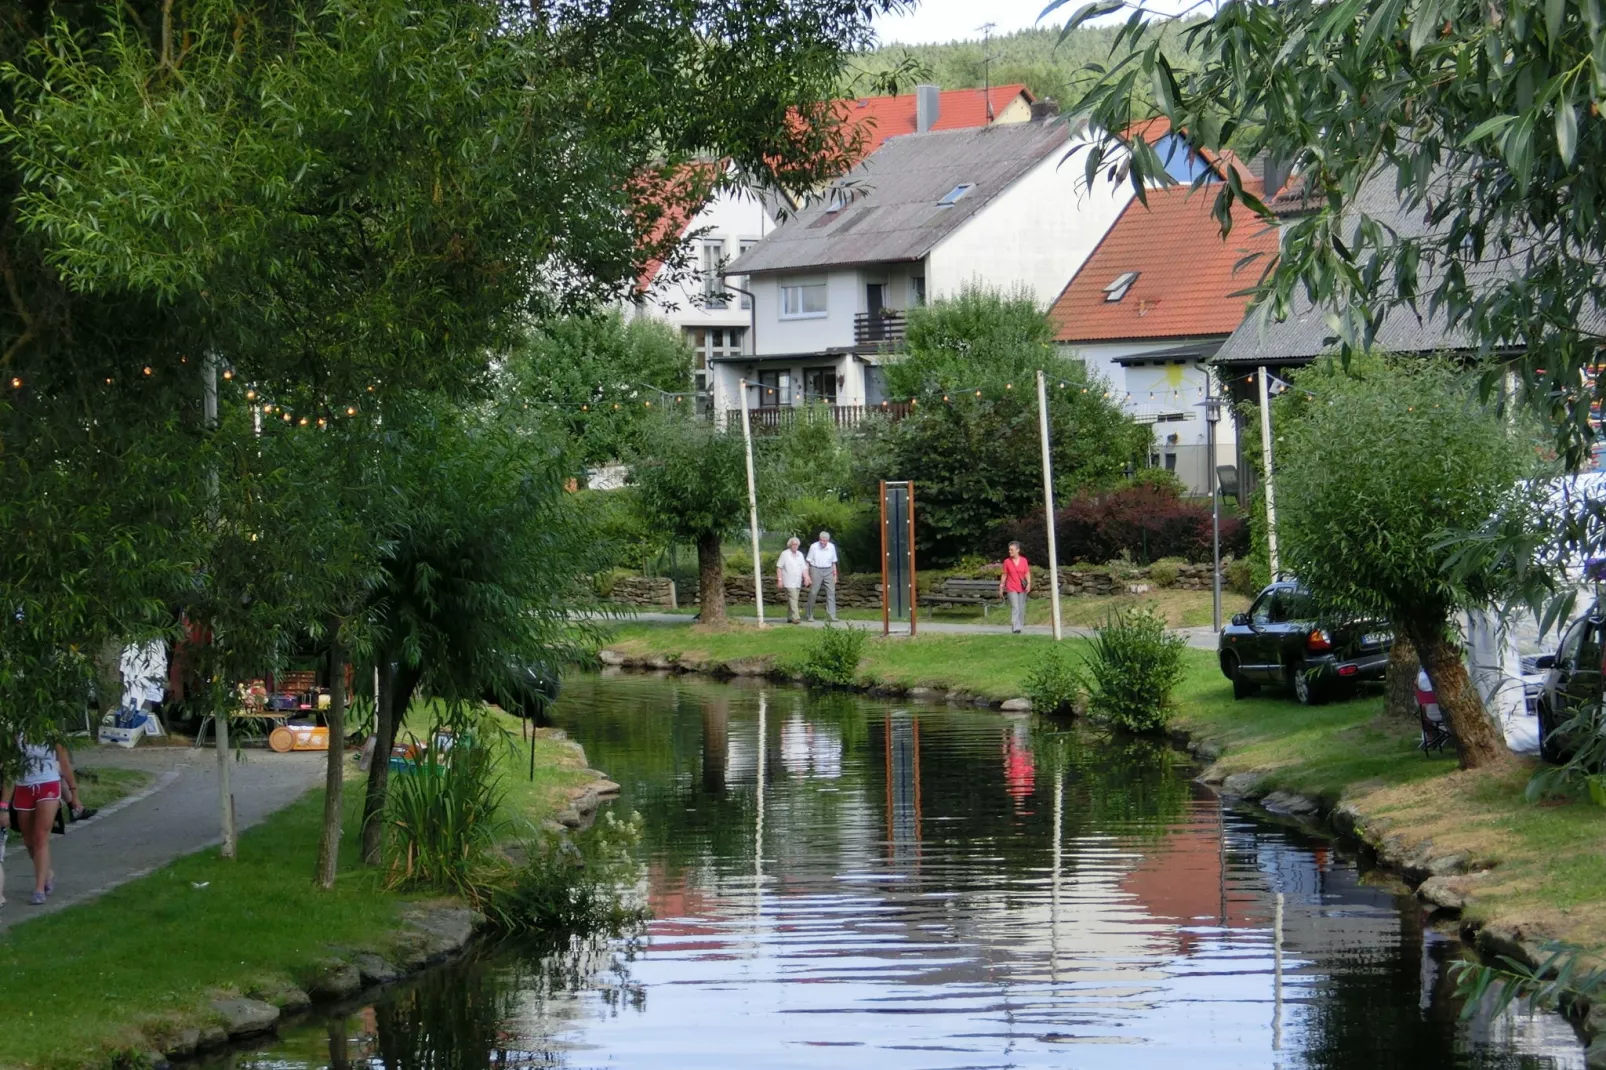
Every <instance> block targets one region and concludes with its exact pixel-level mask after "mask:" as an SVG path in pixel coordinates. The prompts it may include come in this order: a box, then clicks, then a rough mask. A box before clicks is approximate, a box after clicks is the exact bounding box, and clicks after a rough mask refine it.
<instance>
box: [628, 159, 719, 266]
mask: <svg viewBox="0 0 1606 1070" xmlns="http://www.w3.org/2000/svg"><path fill="white" fill-rule="evenodd" d="M722 169H723V164H722V163H719V162H715V161H711V160H702V161H697V162H694V163H689V164H682V165H681V166H680V167H678V168H675V169H674V170H672V171H670V172H668V173H665V172H662V171H644V172H642V173H640V174H638V175H637V176H636V177H635V180H634V182H633V183H632V185H631V190H630V192H631V200H632V202H633V204H634V207H635V214H636V225H637V226H638V227H639V228H641V229H642V230H643V231H645V236H644V240H643V251H648V252H652V253H663V254H665V255H667V253H668V251H669V250H670V249H671V248H673V247H674V246H675V245H676V244H677V243H678V242H679V241H680V239H681V238H683V237H685V235H686V230H687V228H689V227H690V226H691V223H692V220H693V219H695V218H696V217H697V213H698V212H701V211H702V210H703V206H704V205H706V204H707V203H708V199H709V197H710V196H712V191H713V187H714V183H715V181H716V180H717V179H718V177H719V173H720V171H721V170H722ZM663 266H664V257H663V256H662V255H652V256H649V258H648V260H647V263H646V264H645V265H644V266H643V267H642V270H641V274H640V276H638V277H637V279H636V289H637V291H638V292H642V293H645V292H646V291H647V289H648V288H649V287H650V286H651V285H652V281H653V279H655V278H656V277H657V276H658V272H659V271H660V270H662V268H663Z"/></svg>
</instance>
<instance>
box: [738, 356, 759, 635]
mask: <svg viewBox="0 0 1606 1070" xmlns="http://www.w3.org/2000/svg"><path fill="white" fill-rule="evenodd" d="M737 392H738V393H739V394H741V396H742V446H743V447H744V448H745V449H746V451H747V532H748V534H749V535H750V536H751V537H752V540H753V605H754V606H755V607H757V609H758V626H759V627H760V628H762V627H764V563H763V562H762V561H760V560H759V557H758V481H757V480H756V479H755V478H754V476H753V428H752V426H751V424H749V423H748V419H747V380H746V379H743V380H741V384H740V386H739V387H738V388H737Z"/></svg>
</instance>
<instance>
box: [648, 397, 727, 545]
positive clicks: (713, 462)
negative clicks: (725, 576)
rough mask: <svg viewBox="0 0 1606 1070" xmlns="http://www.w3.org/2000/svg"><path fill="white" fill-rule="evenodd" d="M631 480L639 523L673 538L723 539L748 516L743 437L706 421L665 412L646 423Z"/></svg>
mask: <svg viewBox="0 0 1606 1070" xmlns="http://www.w3.org/2000/svg"><path fill="white" fill-rule="evenodd" d="M631 478H632V479H633V480H634V482H635V487H636V506H637V508H638V509H640V511H641V522H642V523H643V524H645V525H647V526H648V527H650V528H655V529H657V530H659V531H661V532H663V533H665V534H666V535H668V536H670V537H672V538H675V539H679V540H683V541H688V542H696V541H697V540H699V539H702V538H705V537H708V536H715V537H718V538H723V537H724V536H726V535H728V534H730V533H731V532H733V531H735V530H736V529H737V528H738V527H740V526H741V524H742V522H743V521H745V520H746V519H747V461H746V456H745V453H744V451H743V448H742V439H741V436H739V435H726V434H722V433H720V432H719V431H716V430H715V429H714V427H713V425H712V424H711V423H709V422H707V421H704V420H695V419H688V418H681V417H674V416H667V415H666V416H656V417H654V418H653V419H651V420H650V421H648V422H647V423H646V425H645V426H644V427H643V428H642V440H641V446H640V450H639V452H638V453H637V454H636V455H635V458H634V460H633V463H632V465H631Z"/></svg>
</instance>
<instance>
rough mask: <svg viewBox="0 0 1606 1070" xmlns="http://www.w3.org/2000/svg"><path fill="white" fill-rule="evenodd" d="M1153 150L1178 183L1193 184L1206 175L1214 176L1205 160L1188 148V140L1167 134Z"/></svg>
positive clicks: (1167, 171)
mask: <svg viewBox="0 0 1606 1070" xmlns="http://www.w3.org/2000/svg"><path fill="white" fill-rule="evenodd" d="M1153 148H1154V154H1155V155H1156V156H1158V157H1159V158H1160V163H1161V165H1162V166H1164V167H1165V172H1166V174H1168V175H1170V176H1171V177H1172V178H1174V179H1176V180H1177V181H1178V182H1192V181H1193V180H1194V179H1196V178H1198V177H1199V176H1200V175H1205V174H1209V175H1214V172H1213V171H1211V169H1210V164H1209V163H1208V162H1207V161H1206V160H1205V158H1204V157H1203V156H1201V155H1199V154H1198V153H1197V152H1195V151H1193V150H1192V149H1190V148H1189V147H1188V141H1187V139H1186V138H1182V137H1178V136H1177V135H1176V134H1167V135H1165V136H1164V137H1162V138H1160V139H1159V140H1158V141H1156V142H1155V143H1154V146H1153Z"/></svg>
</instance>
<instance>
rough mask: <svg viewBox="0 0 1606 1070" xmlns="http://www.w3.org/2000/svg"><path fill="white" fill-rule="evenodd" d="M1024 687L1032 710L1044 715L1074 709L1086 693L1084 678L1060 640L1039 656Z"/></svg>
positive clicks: (1064, 712)
mask: <svg viewBox="0 0 1606 1070" xmlns="http://www.w3.org/2000/svg"><path fill="white" fill-rule="evenodd" d="M1021 687H1022V690H1024V691H1025V692H1026V697H1027V698H1029V699H1031V700H1032V712H1033V713H1041V714H1045V715H1053V714H1069V713H1074V712H1075V711H1076V704H1077V701H1078V700H1079V699H1080V698H1081V697H1082V693H1083V688H1082V681H1081V678H1080V676H1078V674H1077V672H1076V668H1075V666H1073V665H1072V664H1071V659H1070V656H1069V655H1068V654H1067V653H1066V651H1065V649H1064V648H1063V647H1062V646H1060V645H1059V644H1058V643H1056V644H1055V645H1053V646H1051V647H1049V648H1048V649H1046V650H1044V651H1043V652H1042V654H1040V655H1039V656H1038V659H1037V662H1036V664H1034V665H1033V666H1032V668H1031V671H1030V672H1028V673H1027V674H1026V679H1025V681H1024V682H1023V683H1022V685H1021Z"/></svg>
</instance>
